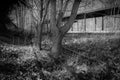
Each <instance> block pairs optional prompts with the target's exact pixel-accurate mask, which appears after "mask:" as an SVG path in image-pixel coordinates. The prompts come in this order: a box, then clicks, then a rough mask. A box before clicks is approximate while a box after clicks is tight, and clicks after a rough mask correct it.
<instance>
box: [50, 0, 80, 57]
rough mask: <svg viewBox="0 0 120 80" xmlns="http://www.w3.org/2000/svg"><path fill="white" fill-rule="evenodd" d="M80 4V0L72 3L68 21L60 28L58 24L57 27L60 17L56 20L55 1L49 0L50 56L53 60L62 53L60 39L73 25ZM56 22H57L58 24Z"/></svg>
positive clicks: (60, 21)
mask: <svg viewBox="0 0 120 80" xmlns="http://www.w3.org/2000/svg"><path fill="white" fill-rule="evenodd" d="M80 2H81V0H75V1H74V3H73V7H72V11H71V15H70V18H69V20H68V21H67V23H66V24H65V25H64V26H61V25H60V24H59V25H58V23H62V17H58V19H56V0H51V15H50V16H51V19H50V23H51V31H52V42H53V45H52V48H51V55H52V57H54V58H58V56H59V55H60V53H62V39H63V37H64V35H65V34H66V33H67V32H68V30H69V29H70V28H71V26H72V24H73V23H74V20H75V18H76V15H77V11H78V8H79V4H80ZM61 15H63V14H61ZM61 15H60V16H61ZM60 19H61V20H60ZM56 20H57V21H58V23H57V21H56Z"/></svg>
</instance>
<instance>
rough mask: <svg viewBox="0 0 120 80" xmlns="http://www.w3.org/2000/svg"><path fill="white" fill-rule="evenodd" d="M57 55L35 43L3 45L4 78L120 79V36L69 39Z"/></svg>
mask: <svg viewBox="0 0 120 80" xmlns="http://www.w3.org/2000/svg"><path fill="white" fill-rule="evenodd" d="M68 42H69V44H67V45H64V48H63V53H62V54H61V55H60V56H59V58H58V59H56V60H52V59H51V58H50V57H49V51H44V50H43V51H37V48H35V47H34V46H17V45H16V46H15V45H8V44H5V43H3V44H1V46H0V51H1V52H0V79H1V80H8V79H9V80H119V79H120V61H119V59H120V54H119V52H120V44H119V43H120V39H119V38H117V39H116V38H113V39H101V40H100V39H95V40H94V39H93V40H89V39H87V40H86V41H85V40H84V42H83V41H80V40H76V42H75V41H74V40H72V41H68Z"/></svg>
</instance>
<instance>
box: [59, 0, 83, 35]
mask: <svg viewBox="0 0 120 80" xmlns="http://www.w3.org/2000/svg"><path fill="white" fill-rule="evenodd" d="M80 2H81V0H75V1H74V3H73V7H72V11H71V15H70V18H69V20H68V21H67V22H66V23H65V25H63V27H62V28H61V30H62V32H63V33H64V34H65V33H67V32H68V30H69V29H70V28H71V26H72V25H73V23H74V20H75V18H76V16H77V11H78V9H79V5H80Z"/></svg>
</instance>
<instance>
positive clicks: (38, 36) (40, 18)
mask: <svg viewBox="0 0 120 80" xmlns="http://www.w3.org/2000/svg"><path fill="white" fill-rule="evenodd" d="M49 2H50V0H33V3H34V4H33V7H36V8H37V13H38V15H37V18H36V17H35V16H34V13H33V14H32V16H33V17H34V19H35V22H37V24H36V26H35V28H36V31H35V36H34V39H35V40H34V42H33V44H34V45H35V46H37V47H38V48H39V49H40V50H41V42H42V30H43V25H44V22H45V20H46V15H47V11H48V6H49ZM32 10H34V9H32ZM33 12H34V11H33Z"/></svg>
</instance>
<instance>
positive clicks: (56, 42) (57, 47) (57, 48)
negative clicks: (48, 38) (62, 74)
mask: <svg viewBox="0 0 120 80" xmlns="http://www.w3.org/2000/svg"><path fill="white" fill-rule="evenodd" d="M63 37H64V36H63V35H62V33H58V35H57V36H56V37H54V38H53V39H52V41H53V45H52V48H51V55H52V57H54V58H57V57H58V56H59V55H60V54H61V53H62V39H63Z"/></svg>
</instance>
